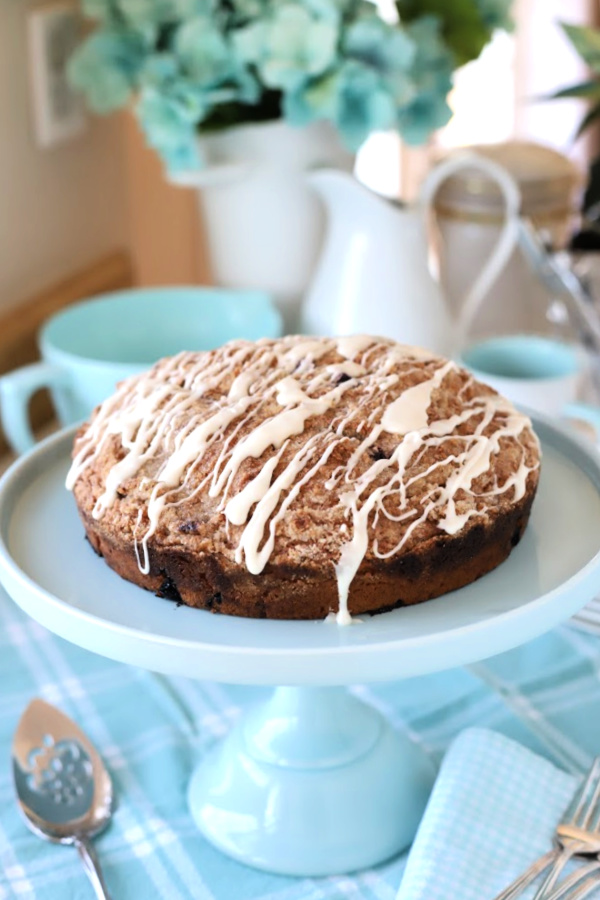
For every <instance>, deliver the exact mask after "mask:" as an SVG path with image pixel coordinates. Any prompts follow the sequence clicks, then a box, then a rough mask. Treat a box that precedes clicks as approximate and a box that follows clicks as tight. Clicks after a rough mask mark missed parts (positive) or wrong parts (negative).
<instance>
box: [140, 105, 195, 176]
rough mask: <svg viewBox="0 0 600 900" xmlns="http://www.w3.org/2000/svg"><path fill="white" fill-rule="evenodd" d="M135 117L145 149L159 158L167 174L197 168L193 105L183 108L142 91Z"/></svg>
mask: <svg viewBox="0 0 600 900" xmlns="http://www.w3.org/2000/svg"><path fill="white" fill-rule="evenodd" d="M135 113H136V116H137V119H138V122H139V123H140V126H141V128H142V131H143V133H144V135H145V138H146V141H147V142H148V145H149V146H150V147H153V148H154V149H155V150H156V151H157V152H158V153H159V154H160V156H161V157H162V159H163V162H164V163H165V165H166V167H167V169H168V170H169V171H170V172H177V171H180V170H182V169H193V168H197V166H198V164H199V162H200V158H199V153H198V146H197V144H198V142H197V137H196V127H195V125H196V117H197V115H198V110H197V108H196V106H195V103H192V104H190V106H189V107H186V104H185V103H184V102H182V101H181V100H177V99H175V98H172V97H167V96H165V95H164V94H161V93H159V92H158V91H156V90H155V89H153V88H145V89H144V90H142V92H141V94H140V98H139V100H138V102H137V104H136V107H135Z"/></svg>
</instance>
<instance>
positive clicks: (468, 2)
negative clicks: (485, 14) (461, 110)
mask: <svg viewBox="0 0 600 900" xmlns="http://www.w3.org/2000/svg"><path fill="white" fill-rule="evenodd" d="M396 7H397V9H398V15H399V16H400V19H401V21H402V22H410V21H412V20H413V19H419V18H421V17H422V16H427V15H432V16H436V17H437V18H438V19H439V21H440V24H441V32H442V35H443V37H444V40H445V41H446V43H447V44H448V46H449V47H450V49H451V50H452V52H453V54H454V56H455V58H456V63H457V65H459V66H462V65H464V64H465V63H467V62H470V60H472V59H476V58H477V57H478V56H479V54H480V53H481V51H482V50H483V48H484V47H485V45H486V44H487V43H488V41H489V39H490V32H489V29H488V28H486V25H485V23H484V21H483V19H482V18H481V14H480V12H479V10H478V8H477V6H476V4H475V3H474V2H473V0H452V3H451V4H449V3H448V0H397V3H396Z"/></svg>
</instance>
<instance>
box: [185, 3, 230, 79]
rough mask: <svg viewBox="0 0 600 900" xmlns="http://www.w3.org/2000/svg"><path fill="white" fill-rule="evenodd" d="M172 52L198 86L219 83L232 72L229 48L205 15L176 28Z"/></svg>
mask: <svg viewBox="0 0 600 900" xmlns="http://www.w3.org/2000/svg"><path fill="white" fill-rule="evenodd" d="M174 50H175V53H176V54H177V56H178V58H179V59H180V61H181V64H182V67H183V70H184V71H185V72H186V73H187V74H188V75H189V77H190V78H191V79H192V80H193V81H195V82H197V83H198V84H201V85H206V86H207V87H210V86H213V85H216V84H219V83H221V82H222V81H223V80H224V79H226V78H228V77H229V76H230V74H231V72H232V69H233V65H232V63H233V59H232V52H231V47H230V46H229V43H228V41H227V40H226V38H225V36H224V35H223V33H222V32H221V31H220V30H219V29H218V28H217V27H216V26H215V25H214V24H213V22H212V21H211V19H210V18H209V17H207V16H197V17H196V18H194V19H191V21H189V22H186V23H185V24H184V25H182V26H181V27H180V28H179V29H178V31H177V34H176V37H175V42H174Z"/></svg>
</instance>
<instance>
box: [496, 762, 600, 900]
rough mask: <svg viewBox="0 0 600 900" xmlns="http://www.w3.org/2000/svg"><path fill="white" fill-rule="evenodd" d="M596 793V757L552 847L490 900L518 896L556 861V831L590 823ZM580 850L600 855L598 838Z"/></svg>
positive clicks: (599, 784) (599, 775)
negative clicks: (599, 853)
mask: <svg viewBox="0 0 600 900" xmlns="http://www.w3.org/2000/svg"><path fill="white" fill-rule="evenodd" d="M599 792H600V757H596V759H595V760H594V762H593V763H592V766H591V768H590V770H589V772H588V774H587V777H586V778H585V779H583V780H582V782H581V784H580V785H579V787H578V789H577V790H576V791H575V794H574V795H573V798H572V800H571V802H570V803H569V805H568V807H567V809H566V810H565V813H564V816H563V817H562V819H561V821H560V822H559V824H558V826H557V829H556V846H555V847H554V848H553V849H552V850H549V851H548V852H547V853H545V854H544V855H543V856H540V858H539V859H537V860H535V862H533V863H532V864H531V865H530V866H529V868H528V869H527V870H526V871H525V872H523V873H522V874H521V875H519V877H518V878H516V879H515V880H514V881H513V882H512V883H511V884H509V885H508V887H506V888H505V889H504V890H503V891H501V893H499V894H497V896H496V897H495V898H494V900H514V898H516V897H518V896H519V895H520V894H521V893H522V892H523V891H524V890H525V888H527V887H528V886H529V885H530V884H531V883H532V882H533V881H535V879H536V878H537V877H538V876H539V875H541V874H542V873H544V872H545V871H546V870H547V869H548V868H549V866H551V865H552V864H553V863H556V862H557V861H558V860H559V858H560V857H561V854H562V853H563V852H564V851H563V842H562V841H563V839H562V838H559V836H558V832H559V829H560V828H563V827H566V828H572V827H573V826H575V827H577V828H582V827H584V823H585V822H588V821H591V817H592V816H593V815H594V812H595V811H597V805H598V793H599ZM580 838H581V833H580ZM564 840H567V841H568V840H569V838H565V839H564ZM583 847H584V849H583V850H582V851H581V852H582V853H584V855H589V854H592V853H593V854H597V853H598V852H600V835H596V836H595V843H594V840H590V841H589V842H588V843H587V844H584V845H583ZM586 848H587V850H586ZM579 852H580V851H578V850H575V849H573V853H571V855H574V854H575V853H577V855H578V854H579ZM566 862H567V860H565V864H566ZM561 871H562V869H561ZM559 874H560V873H559ZM555 881H556V880H554V881H553V883H555Z"/></svg>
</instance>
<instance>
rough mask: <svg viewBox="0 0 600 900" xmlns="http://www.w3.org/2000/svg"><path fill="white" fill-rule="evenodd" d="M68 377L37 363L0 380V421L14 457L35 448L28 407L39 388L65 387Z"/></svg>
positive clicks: (55, 369) (55, 367) (48, 365)
mask: <svg viewBox="0 0 600 900" xmlns="http://www.w3.org/2000/svg"><path fill="white" fill-rule="evenodd" d="M68 382H69V376H68V375H67V373H66V372H65V371H64V369H59V368H58V366H53V365H51V364H50V363H45V362H37V363H32V364H31V365H29V366H23V367H22V368H20V369H15V371H14V372H9V373H8V374H7V375H3V376H2V377H0V420H1V422H2V428H3V431H4V434H5V436H6V439H7V441H8V443H9V444H10V446H11V447H12V449H13V450H14V451H15V453H19V454H20V453H26V452H27V451H28V450H31V448H32V447H33V446H34V445H35V443H36V441H35V437H34V436H33V432H32V430H31V425H30V423H29V414H28V407H29V401H30V400H31V397H32V395H33V394H35V392H36V391H38V390H39V389H40V388H53V387H64V386H65V385H67V384H68Z"/></svg>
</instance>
